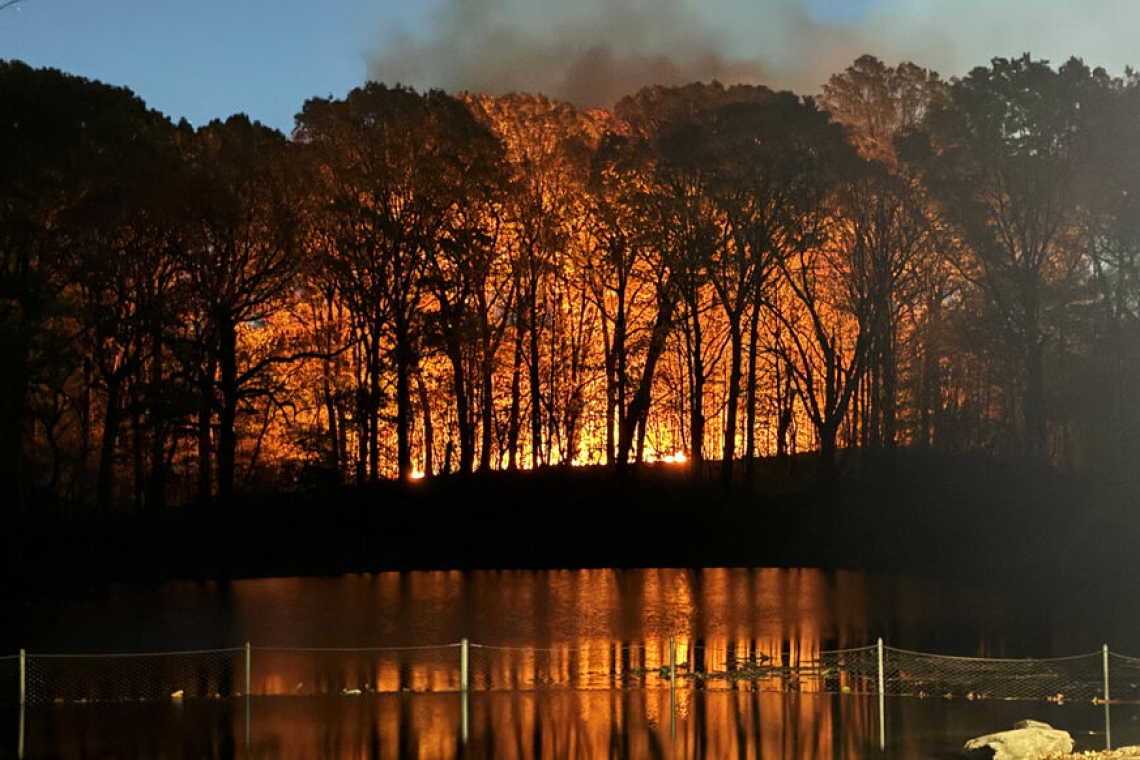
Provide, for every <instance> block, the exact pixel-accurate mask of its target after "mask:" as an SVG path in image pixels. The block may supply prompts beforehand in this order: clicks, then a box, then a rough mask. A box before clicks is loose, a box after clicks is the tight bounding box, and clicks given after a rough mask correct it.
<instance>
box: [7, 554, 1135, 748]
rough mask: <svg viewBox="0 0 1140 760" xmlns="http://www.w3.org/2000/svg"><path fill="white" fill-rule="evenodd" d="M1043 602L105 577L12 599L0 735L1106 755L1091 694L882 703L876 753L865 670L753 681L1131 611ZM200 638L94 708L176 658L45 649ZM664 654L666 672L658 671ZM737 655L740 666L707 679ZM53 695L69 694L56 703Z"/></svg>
mask: <svg viewBox="0 0 1140 760" xmlns="http://www.w3.org/2000/svg"><path fill="white" fill-rule="evenodd" d="M1041 598H1042V597H1041V596H1040V595H1036V594H1020V593H1010V592H1009V591H1001V590H997V589H995V588H985V587H977V586H969V585H962V584H955V583H949V582H939V581H933V580H928V579H920V578H913V577H899V576H891V575H877V574H870V573H862V572H845V571H834V572H826V571H820V570H812V569H746V568H736V569H701V570H690V569H668V568H659V569H640V570H608V569H588V570H562V571H558V570H554V571H470V572H412V573H378V574H369V575H346V576H340V577H328V578H280V579H263V580H243V581H234V582H229V583H222V584H219V583H213V582H210V583H169V584H164V585H161V586H157V587H152V588H133V587H125V586H116V587H111V588H108V589H104V590H102V591H100V592H98V593H90V594H87V595H85V596H83V597H62V598H51V599H47V598H44V599H35V600H26V601H25V602H24V603H22V604H21V605H20V606H19V608H18V610H17V612H18V615H17V617H18V622H17V623H16V624H15V625H14V626H12V627H11V628H10V629H9V630H10V631H11V633H10V639H12V640H13V641H12V642H11V643H9V647H11V648H10V649H8V650H7V651H5V652H0V654H8V653H9V652H14V650H15V648H19V647H23V648H25V649H26V650H27V651H28V652H29V655H30V658H31V660H32V662H33V664H34V668H30V669H29V671H30V672H34V674H35V678H33V679H32V680H33V681H34V682H35V683H34V688H36V689H39V690H41V692H42V693H41V695H40V696H41V699H40V700H39V701H38V702H37V703H34V704H30V705H29V706H28V707H27V708H26V710H25V711H24V712H23V714H22V715H20V714H19V711H18V710H17V709H16V708H15V707H14V706H9V707H8V708H6V709H7V712H5V713H4V715H5V716H6V717H5V721H6V722H7V725H8V726H10V727H16V728H18V730H19V732H22V737H21V736H20V735H18V732H17V733H15V734H13V733H10V734H9V736H10V739H8V740H7V741H6V748H5V749H7V748H8V747H19V746H20V744H21V742H22V749H23V755H24V757H25V758H49V757H50V758H56V757H58V758H72V757H75V758H79V757H91V756H116V757H128V756H140V757H143V756H145V757H155V758H175V757H178V758H182V757H248V758H317V759H324V760H340V759H341V758H413V757H414V758H422V759H423V760H449V759H450V758H459V757H464V758H475V757H488V758H490V757H495V758H519V759H520V760H522V759H523V758H527V759H529V758H535V759H536V760H537V758H548V757H549V758H595V757H599V758H600V757H607V758H608V757H612V758H670V759H671V758H692V757H703V758H726V759H727V758H742V757H743V758H747V757H756V758H759V757H763V758H788V759H789V760H792V759H793V758H816V757H834V758H862V757H867V758H872V757H900V758H908V759H909V758H926V757H938V756H944V755H945V754H946V753H952V752H954V751H956V750H957V749H958V748H960V747H961V745H962V743H963V742H964V741H965V740H966V739H968V738H970V737H972V736H976V735H978V734H981V733H988V732H991V731H995V730H1002V729H1005V728H1008V727H1009V726H1010V725H1011V724H1012V723H1013V722H1014V721H1016V720H1019V719H1021V718H1026V717H1033V718H1037V719H1041V720H1046V721H1050V722H1053V724H1054V725H1057V726H1058V727H1061V728H1065V729H1066V730H1069V731H1070V732H1071V733H1073V735H1074V737H1075V738H1077V740H1078V747H1080V746H1084V747H1088V748H1093V747H1103V746H1104V741H1105V735H1104V734H1105V728H1106V724H1105V713H1104V710H1103V708H1102V707H1099V706H1096V705H1093V704H1092V703H1091V701H1089V700H1083V703H1081V704H1074V703H1071V702H1070V703H1068V704H1065V703H1060V702H1055V701H1045V700H1034V701H1009V700H974V699H972V698H967V699H945V698H913V697H891V698H889V699H887V700H885V704H884V709H885V711H886V721H885V724H884V727H885V738H886V752H885V753H883V752H881V751H880V750H879V741H880V736H879V731H880V727H879V704H878V700H877V697H876V696H874V695H873V694H867V693H864V692H865V691H866V690H865V689H864V688H863V686H862V685H861V682H855V681H852V683H851V685H848V684H846V682H845V683H844V685H843V686H842V689H843V691H842V692H841V693H825V690H824V689H821V688H816V687H815V686H811V685H806V684H799V683H797V684H795V685H792V686H788V684H786V683H785V684H784V686H785V687H787V688H782V689H781V690H779V691H777V690H775V689H771V688H768V687H769V686H771V685H772V679H774V678H777V677H780V678H784V679H787V678H788V677H789V676H788V671H787V667H789V666H790V667H796V666H798V665H799V664H801V663H812V662H815V661H817V660H818V659H819V658H820V657H821V656H822V655H827V654H828V653H831V652H835V651H848V650H852V651H853V650H860V649H861V648H867V647H874V646H875V645H876V642H877V641H878V639H879V638H882V639H883V641H884V642H885V645H886V646H887V647H890V648H893V649H898V650H910V651H916V652H927V653H933V654H940V655H952V656H955V657H963V658H965V657H970V658H974V657H977V658H1031V657H1032V658H1049V657H1057V656H1067V655H1078V654H1080V655H1083V654H1087V653H1091V652H1095V651H1097V650H1099V649H1100V647H1101V645H1102V643H1104V642H1105V641H1106V640H1107V639H1106V637H1107V636H1109V635H1120V636H1123V635H1126V634H1127V632H1128V631H1129V630H1132V628H1131V626H1132V622H1130V621H1129V620H1128V619H1127V618H1128V616H1127V615H1125V616H1123V617H1122V616H1121V615H1119V614H1116V615H1107V614H1106V615H1102V616H1100V617H1095V616H1094V615H1093V613H1094V612H1095V610H1093V609H1092V608H1091V607H1086V606H1084V605H1082V604H1081V603H1080V600H1079V599H1078V598H1075V597H1074V598H1072V599H1070V600H1068V601H1067V602H1065V603H1059V604H1054V605H1042V604H1041V603H1040V599H1041ZM464 639H466V640H467V641H468V642H470V646H469V648H468V650H467V657H468V658H469V663H468V668H469V675H468V678H469V681H470V684H471V689H470V690H469V691H467V692H466V693H462V692H461V691H460V689H459V683H458V679H459V675H458V674H459V673H460V662H459V658H460V648H459V646H458V645H459V643H460V642H461V641H462V640H464ZM17 642H18V643H17ZM247 642H248V643H249V644H250V645H251V646H250V650H249V651H250V652H251V655H250V658H251V666H250V669H249V676H248V678H249V684H250V692H251V693H252V694H253V695H254V696H252V697H250V698H245V697H242V696H236V695H237V694H243V693H244V692H245V688H244V684H243V683H242V670H243V665H244V663H245V660H244V658H245V657H246V654H245V646H246V644H247ZM1119 648H1120V649H1122V651H1124V652H1125V653H1126V654H1131V652H1129V651H1128V649H1127V647H1126V646H1124V645H1123V644H1122V645H1120V646H1119ZM201 650H225V652H224V653H221V654H203V655H186V656H181V658H180V659H179V662H182V661H189V660H190V659H193V658H194V657H199V658H216V659H218V661H219V662H220V663H221V664H220V665H218V666H215V665H212V664H211V665H209V666H208V667H207V666H201V667H200V668H199V671H200V672H199V673H198V674H197V675H196V676H193V677H190V676H188V677H187V678H188V679H189V680H187V681H186V684H187V686H186V687H185V688H186V694H185V696H182V695H179V696H178V697H177V698H162V699H154V698H148V699H142V700H140V699H132V700H130V701H113V702H107V701H98V702H95V701H92V700H94V699H96V698H98V697H97V695H98V694H106V695H113V694H114V693H118V692H114V691H113V689H112V690H111V691H106V692H100V691H98V690H99V689H110V688H111V687H110V686H108V685H107V684H108V682H110V681H113V682H114V684H113V685H114V688H118V689H123V688H126V689H128V691H129V689H130V688H136V686H131V687H126V686H121V684H120V681H122V680H123V679H127V680H130V679H133V680H134V681H145V680H147V679H149V680H150V681H153V682H154V683H156V684H158V685H157V686H156V687H155V688H156V689H158V690H159V693H161V694H162V696H164V697H165V696H168V695H167V694H166V691H165V690H168V689H172V688H173V687H172V686H169V685H167V679H168V678H169V677H170V673H173V672H176V671H178V668H176V667H174V666H173V665H167V664H163V665H156V664H154V663H156V662H161V663H165V662H166V660H161V659H159V660H155V659H153V658H152V659H140V658H134V659H130V660H124V659H122V658H119V659H116V658H94V659H78V660H77V659H68V658H60V659H50V658H46V657H45V656H46V655H60V654H69V653H83V654H100V655H106V654H114V653H140V652H171V651H194V652H199V651H201ZM316 650H320V651H316ZM37 656H40V657H42V658H43V659H36V658H37ZM860 656H862V655H860ZM868 656H871V657H872V659H869V660H868V662H870V663H872V665H873V651H870V650H869V655H868ZM671 660H672V662H673V663H674V665H675V667H676V668H677V670H676V671H675V672H674V678H672V679H669V678H664V677H662V672H661V671H662V668H663V667H664V666H665V665H666V664H667V663H669V662H670V661H671ZM140 662H141V663H145V667H141V666H140V665H139V663H140ZM211 662H212V661H211ZM775 665H779V666H781V668H783V669H782V670H779V671H777V669H776V668H775V667H774V666H775ZM1091 666H1093V667H1094V669H1097V668H1099V660H1095V659H1094V660H1093V661H1092V662H1091ZM179 667H182V666H181V665H180V666H179ZM36 668H38V669H36ZM749 668H750V669H751V670H750V671H748V672H750V673H751V677H750V678H748V679H738V678H734V677H726V676H731V675H732V674H734V673H739V672H744V671H745V670H747V669H749ZM116 669H118V670H122V671H123V674H122V675H120V674H119V673H118V670H116ZM207 671H208V673H207ZM45 673H46V675H45ZM109 673H110V674H111V675H109ZM216 673H225V674H226V675H225V676H224V678H223V679H221V680H219V678H220V677H219V676H217V675H216ZM758 673H760V674H761V676H762V677H761V676H757V674H758ZM796 673H797V676H796V677H797V678H798V677H799V675H800V674H799V671H796ZM112 675H113V678H112ZM195 677H196V678H197V679H198V680H197V682H198V683H200V684H201V687H200V691H196V690H195V689H196V688H197V687H195V686H194V683H195V682H194V681H193V678H195ZM758 679H759V680H758ZM765 679H768V680H765ZM170 683H173V684H175V685H179V688H178V691H179V692H181V691H183V688H182V687H181V686H180V684H181V683H182V682H175V681H171V682H170ZM3 684H4V686H3V688H5V689H6V690H7V689H8V684H9V681H7V680H5V681H3ZM219 684H220V685H219ZM776 687H777V688H780V684H779V683H777V684H776ZM13 688H14V687H13ZM138 688H141V687H138ZM872 690H873V689H872ZM130 693H136V692H130ZM137 693H142V692H137ZM170 693H171V694H173V691H171V692H170ZM199 693H201V694H213V693H218V694H220V695H221V696H220V698H211V699H202V698H199ZM52 694H56V695H57V696H55V697H52ZM58 694H67V695H68V696H67V701H66V703H65V704H53V703H52V702H53V700H56V699H59V698H60V697H59V696H58ZM92 695H96V696H92ZM971 697H972V695H971ZM106 698H109V699H113V698H114V697H113V696H108V697H106ZM1133 709H1134V708H1132V707H1130V706H1127V705H1119V706H1114V707H1113V710H1114V712H1113V715H1112V726H1113V729H1112V730H1113V739H1114V742H1115V744H1116V745H1117V746H1120V745H1121V744H1122V743H1124V742H1125V741H1127V740H1128V739H1129V734H1128V732H1129V731H1130V730H1135V729H1132V728H1131V727H1132V726H1134V725H1136V721H1135V719H1134V718H1135V716H1133V715H1132V714H1131V711H1132V710H1133ZM1133 739H1134V741H1140V735H1138V736H1136V737H1133Z"/></svg>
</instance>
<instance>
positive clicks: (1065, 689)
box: [883, 647, 1104, 704]
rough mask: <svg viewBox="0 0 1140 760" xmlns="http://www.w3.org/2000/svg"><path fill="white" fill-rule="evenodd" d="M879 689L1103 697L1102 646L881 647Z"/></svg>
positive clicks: (916, 693)
mask: <svg viewBox="0 0 1140 760" xmlns="http://www.w3.org/2000/svg"><path fill="white" fill-rule="evenodd" d="M883 676H884V683H883V692H884V693H885V694H889V695H892V696H909V697H944V698H950V699H954V698H964V699H1027V700H1043V701H1051V702H1057V703H1058V704H1060V703H1063V702H1065V701H1091V700H1093V699H1097V698H1103V697H1104V656H1103V654H1102V653H1101V652H1095V653H1092V654H1087V655H1076V656H1074V657H1059V658H1053V659H1041V660H1034V659H1024V660H1002V659H989V658H970V657H947V656H944V655H932V654H923V653H920V652H908V651H905V650H901V649H892V648H889V647H887V648H884V673H883Z"/></svg>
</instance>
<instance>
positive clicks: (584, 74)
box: [0, 0, 1140, 133]
mask: <svg viewBox="0 0 1140 760" xmlns="http://www.w3.org/2000/svg"><path fill="white" fill-rule="evenodd" d="M6 2H7V0H0V5H4V4H5V3H6ZM1138 22H1140V3H1137V2H1135V0H1088V1H1086V2H1080V3H1078V2H1076V1H1075V0H1072V1H1069V0H1004V1H1003V0H580V1H579V2H575V3H567V2H565V0H328V2H320V1H319V0H313V1H312V2H307V3H301V2H296V1H295V0H277V1H275V2H271V1H270V0H198V1H197V2H192V3H191V2H174V1H173V0H103V1H102V2H100V1H99V0H17V2H15V3H8V4H7V6H6V7H4V8H3V9H2V10H0V58H4V59H15V60H22V61H24V62H26V63H28V64H30V65H33V66H37V67H41V66H44V67H54V68H58V69H61V70H63V71H65V72H67V73H70V74H77V75H80V76H84V77H87V78H90V79H98V80H100V81H103V82H106V83H108V84H114V85H121V86H125V87H128V88H130V89H131V90H132V91H134V92H135V93H136V94H137V95H138V96H140V97H141V98H142V99H143V100H145V101H146V103H147V104H148V105H149V106H151V107H152V108H156V109H158V110H159V111H162V112H163V113H165V114H167V115H168V116H170V117H171V118H172V119H174V120H178V119H179V118H182V117H185V118H186V119H188V120H189V121H190V123H192V124H193V125H195V126H201V125H203V124H205V123H207V122H208V121H209V120H210V119H213V118H225V117H226V116H229V115H230V114H233V113H238V112H242V113H246V114H248V115H249V116H250V117H252V118H254V119H257V120H259V121H262V122H263V123H265V124H268V125H269V126H272V127H276V128H278V129H281V130H282V131H284V132H286V133H288V132H289V131H291V129H292V126H293V117H294V115H295V114H296V113H297V112H299V111H300V110H301V106H302V105H303V104H304V102H305V100H307V99H308V98H311V97H330V96H331V97H337V98H339V97H343V96H344V95H345V94H347V93H348V91H349V90H351V89H352V88H353V87H355V86H358V85H360V84H362V83H364V82H365V81H366V80H367V79H369V78H372V79H376V80H379V81H383V82H386V83H389V84H395V83H401V84H407V85H411V86H414V87H416V88H417V89H426V88H429V87H439V88H442V89H444V90H446V91H448V92H461V91H476V92H490V93H502V92H509V91H525V92H541V93H544V94H547V95H549V96H551V97H556V98H561V99H567V100H570V101H572V102H575V103H576V104H577V105H580V106H603V107H608V106H612V105H613V103H614V102H615V101H616V100H617V98H619V97H620V96H622V95H626V94H632V93H633V92H636V91H637V90H638V89H639V88H640V87H642V86H644V85H646V84H651V83H659V84H666V85H672V84H684V83H686V82H690V81H694V80H709V79H718V80H720V81H722V82H724V83H725V84H731V83H733V82H748V83H753V84H766V85H768V86H770V87H773V88H777V89H791V90H793V91H795V92H797V93H800V94H805V95H810V94H816V93H817V92H818V91H819V89H820V86H821V85H822V84H823V83H824V82H825V81H826V80H827V77H828V76H829V75H831V74H833V73H836V72H839V71H842V70H843V69H844V68H845V67H846V66H848V65H849V64H850V63H851V62H852V61H854V60H855V58H856V57H858V56H859V55H860V54H862V53H872V54H874V55H877V56H879V57H880V58H882V59H883V60H884V61H885V62H886V63H888V64H891V65H894V64H897V63H899V62H901V61H904V60H907V61H913V62H914V63H917V64H919V65H921V66H924V67H926V68H930V69H933V70H935V71H937V72H939V73H940V74H942V75H943V77H944V78H950V77H953V76H956V75H961V74H964V73H966V72H967V71H968V70H969V69H970V68H972V67H973V66H977V65H984V64H986V63H988V62H989V60H990V58H991V57H993V56H1006V57H1012V56H1018V55H1021V54H1022V53H1025V52H1028V53H1030V54H1031V55H1032V56H1033V57H1034V58H1044V59H1046V60H1049V61H1051V62H1053V63H1054V64H1059V63H1061V62H1062V61H1063V60H1064V59H1066V58H1068V57H1070V56H1073V55H1076V56H1079V57H1081V58H1083V59H1084V60H1085V62H1086V63H1088V64H1090V65H1093V66H1103V67H1105V68H1106V69H1108V71H1109V73H1111V74H1121V73H1123V72H1124V69H1125V67H1126V66H1130V65H1135V64H1137V63H1140V60H1137V59H1138V58H1140V56H1138V54H1137V53H1138V51H1137V48H1136V46H1135V43H1134V39H1133V35H1134V31H1135V29H1137V28H1138Z"/></svg>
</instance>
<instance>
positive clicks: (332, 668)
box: [250, 644, 460, 696]
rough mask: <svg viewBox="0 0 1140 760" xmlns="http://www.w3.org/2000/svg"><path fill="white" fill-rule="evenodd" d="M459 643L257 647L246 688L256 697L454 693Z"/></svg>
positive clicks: (252, 658) (457, 678) (457, 681)
mask: <svg viewBox="0 0 1140 760" xmlns="http://www.w3.org/2000/svg"><path fill="white" fill-rule="evenodd" d="M459 659H460V645H459V644H444V645H439V646H421V647H377V648H371V649H302V648H273V647H255V648H254V649H253V650H252V651H251V656H250V691H251V693H252V694H254V695H257V696H284V695H294V696H328V695H336V694H344V695H354V694H368V693H391V692H425V691H458V690H459V688H460V683H459Z"/></svg>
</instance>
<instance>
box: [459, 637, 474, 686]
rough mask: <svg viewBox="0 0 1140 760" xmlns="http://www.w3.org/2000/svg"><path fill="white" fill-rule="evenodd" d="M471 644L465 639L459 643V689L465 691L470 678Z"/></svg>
mask: <svg viewBox="0 0 1140 760" xmlns="http://www.w3.org/2000/svg"><path fill="white" fill-rule="evenodd" d="M470 647H471V643H470V642H469V641H468V640H467V639H460V641H459V688H460V689H461V690H462V691H467V687H468V686H469V685H470V678H471V671H470V668H471V652H470Z"/></svg>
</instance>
